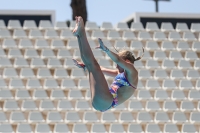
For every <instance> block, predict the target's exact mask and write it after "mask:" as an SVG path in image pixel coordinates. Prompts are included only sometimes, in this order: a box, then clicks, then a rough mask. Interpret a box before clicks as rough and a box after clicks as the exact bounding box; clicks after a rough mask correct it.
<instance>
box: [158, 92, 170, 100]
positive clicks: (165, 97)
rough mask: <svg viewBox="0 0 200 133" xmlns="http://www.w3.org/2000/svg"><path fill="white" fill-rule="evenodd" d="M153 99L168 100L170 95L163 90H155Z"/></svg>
mask: <svg viewBox="0 0 200 133" xmlns="http://www.w3.org/2000/svg"><path fill="white" fill-rule="evenodd" d="M154 99H155V100H157V101H165V100H169V99H170V97H169V95H168V94H167V92H166V91H165V90H156V91H155V92H154Z"/></svg>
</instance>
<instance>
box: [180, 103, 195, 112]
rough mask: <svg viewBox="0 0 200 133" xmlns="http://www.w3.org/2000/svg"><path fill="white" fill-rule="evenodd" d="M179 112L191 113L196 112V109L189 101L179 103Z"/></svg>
mask: <svg viewBox="0 0 200 133" xmlns="http://www.w3.org/2000/svg"><path fill="white" fill-rule="evenodd" d="M180 110H181V111H182V112H191V111H196V108H195V106H194V104H193V103H192V102H191V101H181V105H180Z"/></svg>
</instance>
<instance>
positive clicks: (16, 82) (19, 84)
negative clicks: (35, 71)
mask: <svg viewBox="0 0 200 133" xmlns="http://www.w3.org/2000/svg"><path fill="white" fill-rule="evenodd" d="M8 87H9V88H10V89H23V88H25V86H24V83H23V81H22V80H21V79H18V78H12V79H10V82H9V86H8Z"/></svg>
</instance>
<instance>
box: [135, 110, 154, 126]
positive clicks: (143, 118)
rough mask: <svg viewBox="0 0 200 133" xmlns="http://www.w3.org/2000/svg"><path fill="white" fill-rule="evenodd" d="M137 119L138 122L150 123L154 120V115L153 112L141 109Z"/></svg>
mask: <svg viewBox="0 0 200 133" xmlns="http://www.w3.org/2000/svg"><path fill="white" fill-rule="evenodd" d="M136 121H137V122H138V123H141V124H142V123H150V122H153V119H152V116H151V114H149V113H148V112H143V111H140V112H139V113H138V115H137V118H136Z"/></svg>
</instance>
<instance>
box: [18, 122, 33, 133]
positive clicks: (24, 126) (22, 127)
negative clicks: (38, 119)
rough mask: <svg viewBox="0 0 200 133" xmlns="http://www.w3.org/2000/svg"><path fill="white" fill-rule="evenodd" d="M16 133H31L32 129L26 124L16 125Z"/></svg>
mask: <svg viewBox="0 0 200 133" xmlns="http://www.w3.org/2000/svg"><path fill="white" fill-rule="evenodd" d="M16 132H17V133H23V132H29V133H33V129H32V127H31V125H29V124H28V123H18V124H17V128H16Z"/></svg>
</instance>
